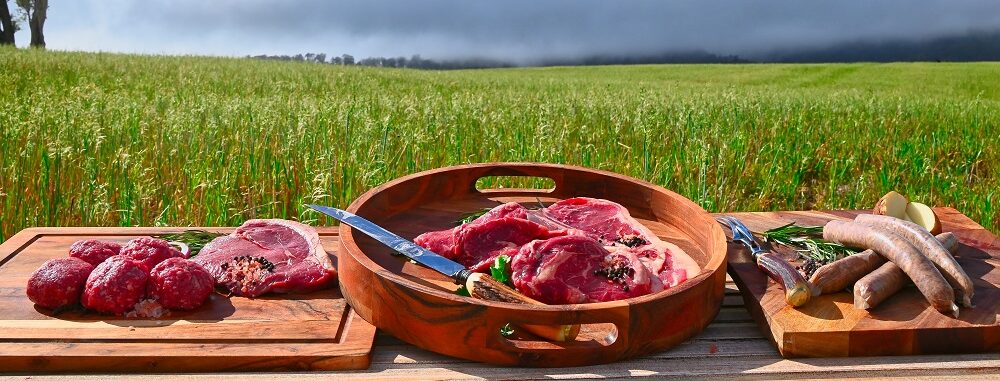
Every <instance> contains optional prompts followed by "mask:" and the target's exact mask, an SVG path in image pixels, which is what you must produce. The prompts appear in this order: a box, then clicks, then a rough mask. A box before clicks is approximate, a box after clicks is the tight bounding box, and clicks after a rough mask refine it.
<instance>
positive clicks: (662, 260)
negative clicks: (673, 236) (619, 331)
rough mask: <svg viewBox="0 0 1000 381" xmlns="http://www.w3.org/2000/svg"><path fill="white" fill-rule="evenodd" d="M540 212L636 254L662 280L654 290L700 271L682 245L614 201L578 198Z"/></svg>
mask: <svg viewBox="0 0 1000 381" xmlns="http://www.w3.org/2000/svg"><path fill="white" fill-rule="evenodd" d="M541 214H542V215H543V216H544V218H548V219H551V220H554V221H556V223H558V224H565V225H567V226H570V227H573V228H575V229H579V230H582V231H584V232H585V233H587V234H588V235H590V236H591V237H593V238H594V239H596V240H598V241H599V242H600V243H601V244H602V245H605V246H609V247H617V248H621V249H624V250H627V251H630V252H632V253H633V254H635V256H636V257H638V258H639V260H640V261H642V263H643V264H644V265H645V266H646V267H647V268H648V269H649V271H650V272H651V273H653V274H656V275H657V277H658V278H659V279H660V280H661V284H656V282H654V284H653V285H652V291H653V292H657V291H659V290H661V289H663V288H669V287H673V286H676V285H677V284H679V283H681V282H683V281H685V280H687V279H688V278H690V277H693V276H695V275H697V274H698V273H699V272H701V267H700V266H698V263H696V262H695V261H694V260H693V259H691V257H690V256H688V255H687V253H685V252H684V251H683V250H681V248H680V247H677V245H674V244H672V243H669V242H664V241H663V240H661V239H660V238H659V237H657V236H656V234H654V233H653V232H652V231H651V230H649V228H647V227H645V226H644V225H642V224H641V223H639V221H636V220H635V219H634V218H632V216H631V215H629V212H628V209H626V208H625V207H624V206H622V205H620V204H617V203H615V202H612V201H608V200H602V199H595V198H586V197H576V198H570V199H566V200H562V201H559V202H557V203H554V204H552V205H549V206H548V207H547V208H545V209H543V210H542V212H541Z"/></svg>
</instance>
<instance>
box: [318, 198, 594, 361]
mask: <svg viewBox="0 0 1000 381" xmlns="http://www.w3.org/2000/svg"><path fill="white" fill-rule="evenodd" d="M308 206H309V208H311V209H313V210H315V211H317V212H320V213H323V214H325V215H327V216H330V217H333V218H335V219H337V221H340V222H342V223H344V224H347V225H349V226H351V227H352V228H355V229H358V231H360V232H362V233H364V234H365V235H367V236H369V237H372V238H374V239H375V240H376V241H379V242H380V243H382V244H383V245H385V246H388V247H389V248H391V249H392V250H394V251H396V252H398V253H400V254H403V255H405V256H406V257H407V258H410V259H412V260H414V261H416V262H417V263H419V264H421V265H424V266H426V267H429V268H430V269H431V270H434V271H437V272H439V273H441V274H444V275H446V276H448V277H449V278H451V279H452V280H454V281H455V283H456V284H460V285H465V287H466V288H467V289H468V290H469V295H471V296H472V297H473V298H477V299H483V300H491V301H497V302H507V303H519V304H543V303H541V302H539V301H537V300H534V299H531V298H529V297H527V296H524V295H523V294H521V293H519V292H517V291H515V290H513V289H511V288H510V287H507V286H506V285H504V284H503V283H501V282H499V281H497V280H496V279H493V278H492V277H490V276H489V275H486V274H483V273H474V272H471V271H469V270H468V269H466V268H465V266H463V265H462V264H460V263H458V262H455V261H452V260H451V259H448V258H445V257H442V256H441V255H438V254H437V253H435V252H433V251H430V250H427V249H425V248H423V247H420V246H419V245H417V244H415V243H413V242H411V241H410V240H408V239H406V238H403V237H400V236H398V235H396V234H395V233H393V232H390V231H388V230H386V229H385V228H383V227H381V226H378V225H377V224H375V223H374V222H371V221H368V220H366V219H364V218H363V217H361V216H358V215H356V214H354V213H351V212H348V211H346V210H341V209H337V208H332V207H329V206H322V205H308ZM521 327H522V328H525V329H526V330H528V331H530V332H532V333H535V334H536V335H539V336H542V337H545V338H548V339H552V340H557V341H566V340H573V339H575V338H576V335H577V334H578V333H579V331H580V325H579V324H577V325H566V326H563V328H562V329H560V330H559V331H560V332H559V334H557V335H552V331H553V329H552V328H551V327H548V328H541V329H537V328H538V327H545V326H531V325H522V326H521ZM533 327H534V328H533Z"/></svg>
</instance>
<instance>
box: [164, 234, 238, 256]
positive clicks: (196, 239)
mask: <svg viewBox="0 0 1000 381" xmlns="http://www.w3.org/2000/svg"><path fill="white" fill-rule="evenodd" d="M224 235H225V234H223V233H213V232H208V231H204V230H185V231H183V232H180V233H171V234H160V235H157V236H155V237H156V238H159V239H162V240H165V241H179V242H184V243H185V244H187V245H188V249H190V250H191V252H190V253H188V258H193V257H194V256H196V255H198V252H199V251H201V249H202V248H204V247H205V245H207V244H208V243H209V242H212V240H213V239H215V238H217V237H221V236H224Z"/></svg>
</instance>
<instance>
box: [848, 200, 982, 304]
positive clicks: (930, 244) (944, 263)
mask: <svg viewBox="0 0 1000 381" xmlns="http://www.w3.org/2000/svg"><path fill="white" fill-rule="evenodd" d="M855 221H857V222H859V223H862V224H865V225H868V226H875V227H879V228H882V229H885V230H888V231H889V232H892V233H894V234H896V235H898V236H900V237H903V238H904V239H906V240H908V241H910V243H912V244H913V246H914V247H916V248H917V249H919V250H920V252H922V253H923V254H924V255H925V256H927V258H928V259H930V260H931V261H932V262H934V264H935V265H936V266H937V268H938V271H940V272H941V275H942V276H944V279H945V280H947V281H948V284H949V285H951V287H952V289H954V290H955V299H957V300H958V301H960V302H961V303H962V305H963V306H966V307H972V294H973V292H974V291H973V286H972V279H970V278H969V275H967V274H966V273H965V271H964V270H962V266H959V265H958V261H956V260H955V258H954V257H952V256H951V254H949V253H948V250H947V249H945V248H944V247H943V246H941V242H939V241H938V240H937V239H935V238H934V236H933V235H931V233H930V232H928V231H927V229H924V228H923V227H921V226H920V225H917V224H915V223H912V222H910V221H904V220H901V219H898V218H895V217H891V216H878V215H874V214H862V215H859V216H857V217H856V218H855ZM911 278H912V277H911Z"/></svg>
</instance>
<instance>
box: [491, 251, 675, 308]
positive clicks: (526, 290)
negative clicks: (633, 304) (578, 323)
mask: <svg viewBox="0 0 1000 381" xmlns="http://www.w3.org/2000/svg"><path fill="white" fill-rule="evenodd" d="M510 268H511V279H512V280H513V282H514V287H516V288H517V290H518V291H520V292H521V293H522V294H525V295H527V296H529V297H531V298H533V299H535V300H538V301H540V302H542V303H546V304H571V303H587V302H604V301H610V300H619V299H625V298H631V297H635V296H642V295H646V294H649V293H650V285H651V284H652V283H653V282H651V280H652V279H651V278H652V276H651V274H650V273H649V270H647V269H646V267H645V266H643V265H642V263H641V262H640V261H639V258H636V256H635V255H634V254H632V253H630V252H628V251H621V250H616V251H613V252H609V251H608V250H607V249H605V248H604V247H603V246H601V244H600V243H598V242H597V241H596V240H594V239H592V238H590V237H585V236H578V235H569V236H562V237H557V238H552V239H547V240H536V241H533V242H531V243H530V244H527V245H525V246H524V247H522V248H521V250H520V251H519V252H518V253H517V255H516V256H514V259H513V261H512V262H511V266H510ZM657 281H658V280H657Z"/></svg>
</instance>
